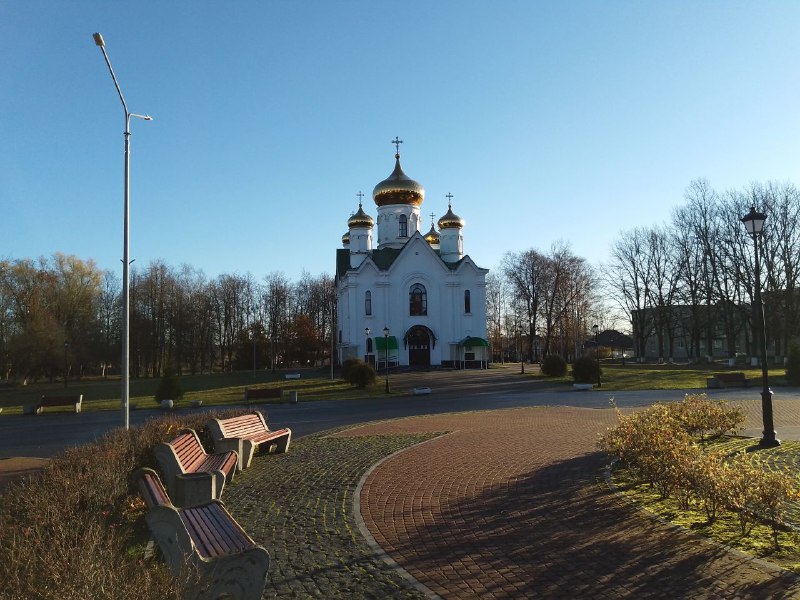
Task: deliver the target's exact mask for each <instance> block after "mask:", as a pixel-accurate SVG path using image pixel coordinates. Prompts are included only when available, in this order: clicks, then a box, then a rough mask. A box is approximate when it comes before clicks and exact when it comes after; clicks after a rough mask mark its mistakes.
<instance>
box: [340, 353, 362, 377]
mask: <svg viewBox="0 0 800 600" xmlns="http://www.w3.org/2000/svg"><path fill="white" fill-rule="evenodd" d="M363 362H364V361H363V360H359V359H357V358H348V359H347V360H346V361H344V362H343V363H342V379H344V380H345V381H349V379H348V378H349V377H350V369H352V368H353V367H354V366H356V365H358V364H361V363H363Z"/></svg>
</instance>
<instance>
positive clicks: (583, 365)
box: [572, 356, 602, 383]
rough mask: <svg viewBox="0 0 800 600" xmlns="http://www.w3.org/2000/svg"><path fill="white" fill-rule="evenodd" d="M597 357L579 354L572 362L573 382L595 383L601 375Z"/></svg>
mask: <svg viewBox="0 0 800 600" xmlns="http://www.w3.org/2000/svg"><path fill="white" fill-rule="evenodd" d="M601 373H602V372H601V371H600V365H598V364H597V359H595V358H593V357H591V356H581V357H580V358H578V359H577V360H576V361H575V362H574V363H573V364H572V378H573V379H574V380H575V383H595V382H596V381H597V380H598V379H599V378H600V375H601Z"/></svg>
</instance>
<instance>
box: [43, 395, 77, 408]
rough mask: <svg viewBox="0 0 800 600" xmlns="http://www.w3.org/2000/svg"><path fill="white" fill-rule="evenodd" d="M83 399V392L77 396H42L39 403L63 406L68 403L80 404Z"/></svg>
mask: <svg viewBox="0 0 800 600" xmlns="http://www.w3.org/2000/svg"><path fill="white" fill-rule="evenodd" d="M82 400H83V394H78V395H75V396H42V399H41V401H40V402H39V404H41V405H42V406H62V405H67V404H78V402H81V401H82Z"/></svg>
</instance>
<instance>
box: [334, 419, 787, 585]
mask: <svg viewBox="0 0 800 600" xmlns="http://www.w3.org/2000/svg"><path fill="white" fill-rule="evenodd" d="M614 419H615V417H614V413H613V411H611V410H608V409H581V408H567V407H550V408H528V409H513V410H504V411H493V412H483V413H463V414H458V415H440V416H429V417H413V418H408V419H401V420H397V421H390V422H385V423H379V424H372V425H367V426H364V427H359V428H355V429H352V430H349V431H345V432H341V433H339V434H338V435H339V436H374V435H386V434H392V435H401V434H407V433H411V432H414V433H419V432H437V431H450V432H452V433H450V434H448V435H445V436H441V437H439V438H436V439H433V440H431V441H430V442H428V443H426V444H423V445H420V446H415V447H412V448H409V449H408V450H406V451H404V452H401V453H399V454H397V455H396V456H394V457H392V458H390V459H388V460H386V461H385V462H383V463H382V464H381V465H380V466H379V467H378V468H376V469H375V470H374V471H373V472H372V473H371V474H370V476H369V477H368V479H367V480H366V482H365V484H364V486H363V488H362V495H361V509H362V514H363V516H364V519H365V521H366V524H367V526H368V527H369V530H370V532H371V533H372V535H373V536H374V537H375V539H376V540H377V541H378V543H379V544H380V545H381V546H382V547H383V548H384V549H385V550H386V551H387V552H388V553H389V554H390V555H391V557H392V558H393V559H394V560H396V561H397V563H399V564H400V565H401V566H402V567H403V568H405V569H406V570H407V571H408V572H410V573H411V574H412V575H413V576H414V577H416V578H417V579H418V580H419V581H421V582H422V583H423V584H425V585H426V586H427V587H428V588H430V589H431V590H433V591H434V592H435V593H437V594H439V595H440V596H441V597H443V598H481V599H483V598H628V597H636V598H798V597H800V582H799V581H798V578H797V577H795V576H794V575H792V574H790V573H788V572H786V571H783V570H781V569H779V568H777V567H775V566H773V565H770V564H768V563H765V562H763V561H758V560H752V559H750V558H748V557H745V556H744V555H742V554H740V553H738V552H734V551H730V550H728V549H725V548H723V547H721V546H719V545H715V544H712V543H709V542H707V541H705V540H703V539H702V538H700V537H698V536H695V535H693V534H691V533H689V532H686V531H684V530H680V529H677V528H674V527H671V526H668V525H666V524H663V523H661V522H659V521H656V520H655V519H652V518H649V517H648V516H647V515H646V514H644V513H643V512H642V511H639V510H637V509H636V508H634V507H633V506H631V505H630V504H629V503H628V502H626V501H624V500H622V499H621V498H620V497H619V496H617V495H615V494H614V493H613V492H611V491H610V490H609V489H608V487H607V486H606V485H605V484H604V483H603V482H602V480H601V479H600V478H599V474H600V472H601V471H602V468H603V465H604V458H603V457H602V456H601V455H600V454H599V453H598V452H597V451H596V447H595V443H596V436H597V433H599V432H601V431H603V430H604V429H605V428H606V427H608V426H610V425H613V424H614Z"/></svg>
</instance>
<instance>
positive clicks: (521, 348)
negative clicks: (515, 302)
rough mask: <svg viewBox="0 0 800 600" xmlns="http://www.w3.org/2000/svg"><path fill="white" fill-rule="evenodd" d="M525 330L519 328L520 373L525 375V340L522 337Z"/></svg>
mask: <svg viewBox="0 0 800 600" xmlns="http://www.w3.org/2000/svg"><path fill="white" fill-rule="evenodd" d="M523 333H524V330H523V329H522V327H520V328H519V372H520V374H521V375H525V340H524V339H523V337H522V334H523Z"/></svg>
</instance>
